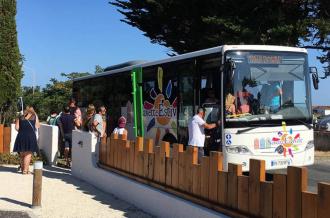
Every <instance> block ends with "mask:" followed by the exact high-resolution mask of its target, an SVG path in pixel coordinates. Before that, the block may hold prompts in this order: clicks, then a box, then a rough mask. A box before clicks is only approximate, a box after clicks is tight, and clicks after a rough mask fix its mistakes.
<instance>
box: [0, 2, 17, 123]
mask: <svg viewBox="0 0 330 218" xmlns="http://www.w3.org/2000/svg"><path fill="white" fill-rule="evenodd" d="M15 15H16V1H15V0H0V90H1V91H0V122H1V123H8V122H10V121H11V120H10V117H11V116H12V115H13V114H14V113H15V111H14V109H13V108H15V106H16V99H17V97H18V93H19V90H20V83H21V79H22V71H21V64H22V61H21V60H22V58H21V55H20V52H19V48H18V42H17V31H16V20H15Z"/></svg>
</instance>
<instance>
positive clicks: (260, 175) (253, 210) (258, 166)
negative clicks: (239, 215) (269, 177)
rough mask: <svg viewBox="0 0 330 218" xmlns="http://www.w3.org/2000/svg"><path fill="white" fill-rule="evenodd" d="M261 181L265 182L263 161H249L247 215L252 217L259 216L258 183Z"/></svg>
mask: <svg viewBox="0 0 330 218" xmlns="http://www.w3.org/2000/svg"><path fill="white" fill-rule="evenodd" d="M263 181H265V161H264V160H255V159H250V175H249V213H250V214H251V215H254V216H260V182H263ZM229 194H230V193H229Z"/></svg>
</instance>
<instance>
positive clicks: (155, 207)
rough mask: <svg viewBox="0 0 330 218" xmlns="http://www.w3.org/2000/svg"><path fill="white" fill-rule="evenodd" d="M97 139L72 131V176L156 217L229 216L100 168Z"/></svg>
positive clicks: (90, 135) (84, 133) (88, 134)
mask: <svg viewBox="0 0 330 218" xmlns="http://www.w3.org/2000/svg"><path fill="white" fill-rule="evenodd" d="M95 146H96V137H95V136H93V135H92V134H90V133H86V132H80V131H73V143H72V168H71V170H72V174H73V175H74V176H75V177H78V178H80V179H82V180H85V181H86V182H88V183H91V184H93V185H94V186H95V187H97V188H99V189H101V190H103V191H106V192H108V193H112V194H114V195H115V196H117V197H119V198H121V199H123V200H125V201H127V202H130V203H131V204H134V205H135V206H136V207H138V208H140V209H142V210H144V211H146V212H148V213H150V214H152V215H155V216H157V217H182V218H184V217H187V218H192V217H203V218H204V217H205V218H208V217H214V218H215V217H227V216H225V215H223V214H220V213H217V212H215V211H212V210H209V209H207V208H205V207H202V206H199V205H197V204H194V203H191V202H189V201H186V200H183V199H181V198H178V197H176V196H174V195H171V194H168V193H166V192H162V191H160V190H157V189H155V188H152V187H150V186H146V185H144V184H141V183H138V182H135V181H133V180H131V179H128V178H126V177H123V176H120V175H118V174H114V173H111V172H109V171H106V170H103V169H100V168H98V167H97V166H96V163H95V160H96V158H95V150H96V149H95Z"/></svg>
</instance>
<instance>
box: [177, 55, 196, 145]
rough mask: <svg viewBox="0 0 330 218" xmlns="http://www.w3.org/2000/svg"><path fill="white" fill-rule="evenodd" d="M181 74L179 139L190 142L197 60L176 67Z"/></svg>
mask: <svg viewBox="0 0 330 218" xmlns="http://www.w3.org/2000/svg"><path fill="white" fill-rule="evenodd" d="M176 71H177V74H178V75H179V94H178V106H177V107H178V141H179V143H183V144H185V145H186V144H188V139H189V135H188V121H189V119H191V118H192V117H193V116H194V97H195V96H194V75H195V71H196V68H195V61H194V60H191V61H188V62H185V63H179V64H178V66H177V67H176Z"/></svg>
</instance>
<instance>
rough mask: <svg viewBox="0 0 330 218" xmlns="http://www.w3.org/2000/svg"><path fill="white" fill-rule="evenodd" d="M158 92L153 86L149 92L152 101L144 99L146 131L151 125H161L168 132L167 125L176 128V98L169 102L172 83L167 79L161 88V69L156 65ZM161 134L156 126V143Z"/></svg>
mask: <svg viewBox="0 0 330 218" xmlns="http://www.w3.org/2000/svg"><path fill="white" fill-rule="evenodd" d="M157 81H158V89H159V90H160V92H159V93H158V92H157V91H156V90H155V89H154V88H152V89H151V90H150V92H149V95H150V98H151V99H152V100H153V102H149V101H144V104H143V109H144V110H143V116H144V117H146V118H148V120H149V122H148V124H147V132H149V131H150V130H151V129H152V128H153V127H155V126H156V125H157V126H162V127H166V129H165V132H169V129H168V127H170V128H172V129H176V128H177V125H176V122H175V120H176V116H177V98H175V99H174V100H173V102H170V99H171V97H172V94H173V92H172V90H173V84H172V81H171V80H169V81H168V83H167V85H166V88H165V89H164V90H163V69H162V68H161V67H158V70H157ZM160 135H161V129H160V128H158V129H157V132H156V143H158V141H159V138H160Z"/></svg>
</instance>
